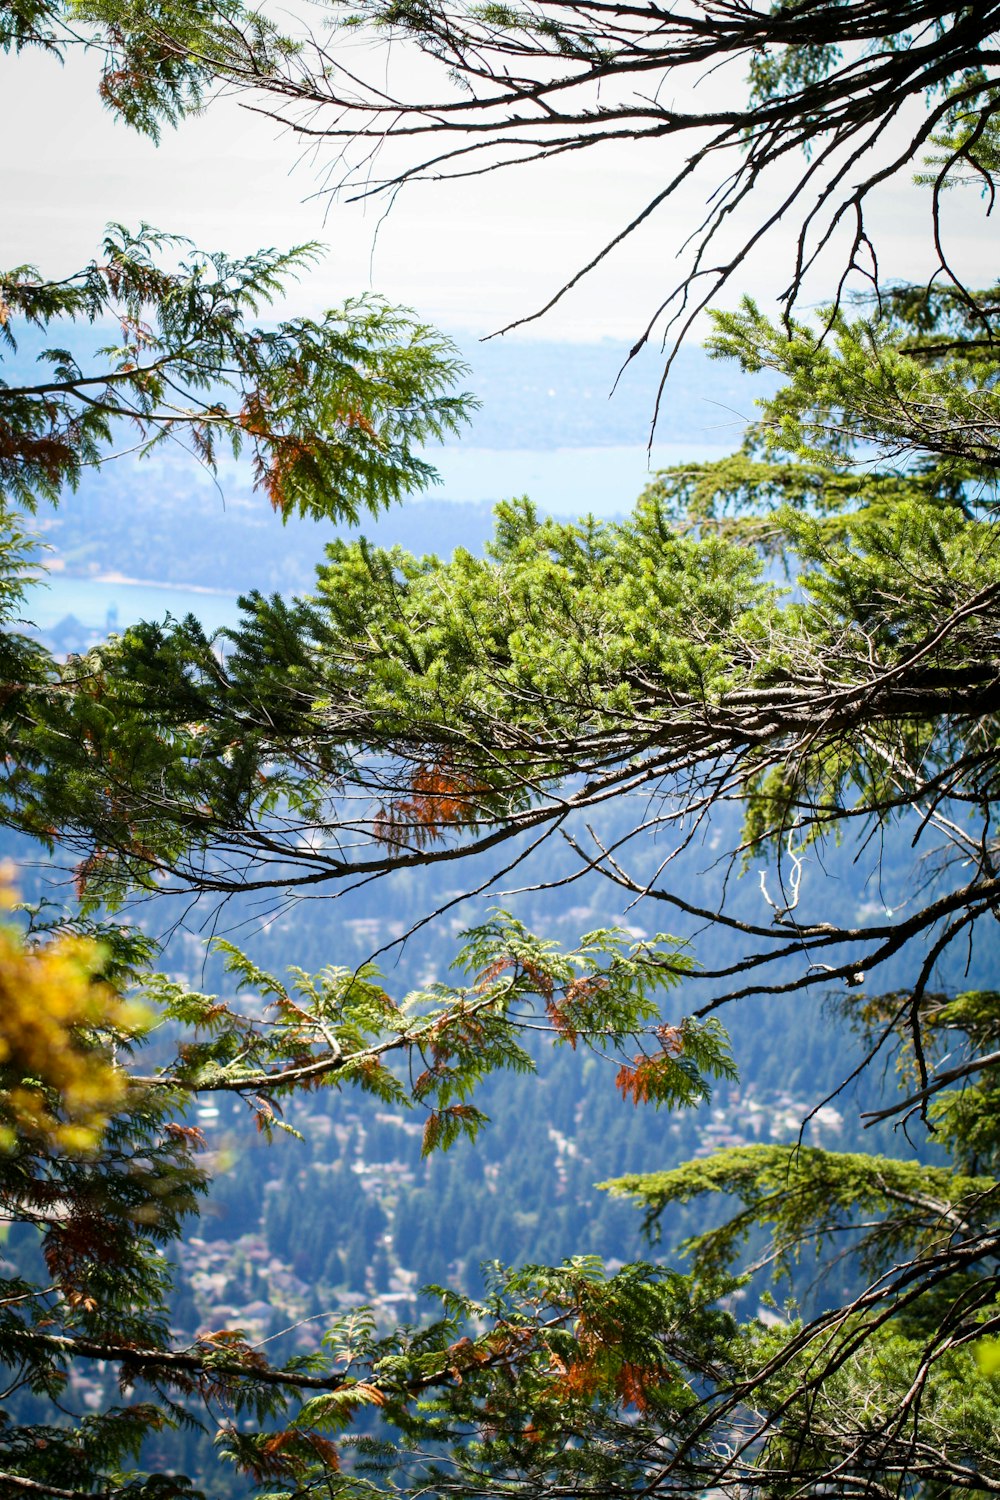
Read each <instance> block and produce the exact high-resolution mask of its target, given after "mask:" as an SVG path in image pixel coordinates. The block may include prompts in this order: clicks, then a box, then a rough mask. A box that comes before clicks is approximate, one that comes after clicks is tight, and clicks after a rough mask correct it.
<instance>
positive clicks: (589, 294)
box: [0, 56, 996, 341]
mask: <svg viewBox="0 0 1000 1500" xmlns="http://www.w3.org/2000/svg"><path fill="white" fill-rule="evenodd" d="M95 78H96V73H95V69H94V67H93V65H92V64H91V63H88V62H87V61H86V60H80V61H74V62H73V63H72V64H70V65H67V66H66V67H60V66H59V65H58V64H57V63H56V62H54V61H53V60H52V59H50V58H46V57H44V56H27V57H22V58H19V59H14V58H2V59H0V131H2V137H3V140H4V141H5V142H6V143H7V149H6V150H5V152H4V154H3V160H2V164H0V191H2V202H3V207H4V212H3V215H2V222H0V264H3V265H8V266H9V265H11V264H13V263H18V262H21V261H25V260H31V261H34V262H36V263H39V264H40V265H41V266H42V267H43V269H44V270H45V271H46V272H47V273H51V274H54V275H56V274H61V273H65V272H67V271H69V270H71V269H75V268H76V267H77V266H78V265H81V264H83V263H84V262H85V261H86V260H87V259H89V257H90V256H91V255H92V254H93V253H94V250H95V248H96V246H97V244H98V241H99V237H100V234H101V230H102V228H103V225H104V224H105V222H106V221H107V220H109V219H112V218H114V219H119V220H121V221H123V222H126V223H129V224H135V223H137V222H138V221H139V220H140V219H145V220H147V221H149V222H150V223H152V224H154V225H156V226H157V227H160V228H164V229H171V230H177V231H181V232H184V233H186V234H188V235H189V236H190V237H191V238H192V239H194V240H195V241H196V242H197V243H198V244H199V246H201V247H202V248H206V249H213V248H223V249H226V250H229V251H232V252H238V251H241V250H250V249H254V248H257V247H258V246H262V245H282V246H284V245H287V244H290V243H294V242H297V241H301V240H306V239H322V240H323V241H325V243H326V244H327V245H328V247H329V253H328V255H327V257H326V259H325V260H324V262H323V264H322V266H321V267H320V268H319V270H318V271H317V272H316V273H315V274H314V275H313V276H311V277H310V278H309V280H308V282H307V283H306V284H304V285H303V286H302V287H301V288H300V289H299V290H298V291H297V292H296V294H295V299H294V301H295V304H296V305H297V306H298V307H300V308H301V309H302V310H307V309H310V308H315V307H316V306H317V305H319V304H324V305H326V304H329V303H331V302H335V301H339V300H340V299H342V298H343V297H345V296H347V295H349V294H351V293H356V292H359V291H362V290H364V289H367V288H369V287H371V288H374V289H375V290H377V291H380V292H383V293H384V294H385V295H386V296H388V297H389V298H390V299H392V300H393V301H399V302H404V303H407V304H409V305H411V306H413V307H415V308H416V309H417V310H418V312H419V313H420V315H421V316H423V317H425V318H426V319H428V320H429V321H432V322H435V323H438V324H440V325H442V326H444V327H447V328H450V329H452V330H456V331H457V330H463V331H467V332H469V333H472V334H475V335H479V336H481V335H483V334H485V333H489V332H491V331H493V330H494V329H496V328H497V327H498V326H500V325H501V324H503V323H504V322H506V321H508V320H509V319H511V318H513V317H516V316H518V315H521V314H524V313H527V312H530V311H532V310H534V308H536V307H537V306H538V305H540V304H541V303H542V302H544V301H545V300H547V298H548V297H549V296H550V295H551V293H552V292H553V291H554V290H555V289H556V288H557V287H558V285H559V284H560V283H561V281H562V280H564V279H565V277H566V275H567V274H568V273H570V272H571V271H573V270H575V269H576V268H577V267H578V265H580V264H581V263H582V262H583V261H585V260H586V259H588V258H589V257H590V255H591V254H592V253H593V252H594V250H595V249H596V248H598V247H599V245H600V244H601V243H602V241H603V240H604V239H605V238H607V237H608V236H609V235H610V234H612V233H614V232H615V231H617V230H618V229H619V228H620V227H621V225H622V224H623V222H625V221H626V219H627V218H628V217H629V216H630V215H631V214H633V213H634V212H635V211H636V210H637V209H638V208H640V207H641V206H642V205H643V204H644V203H645V202H646V201H647V200H648V199H649V198H650V197H651V196H652V195H653V194H654V193H655V192H656V191H657V190H658V189H659V188H660V187H661V186H662V184H663V180H664V177H665V176H666V173H667V170H668V168H670V167H672V166H673V165H674V163H675V153H676V151H677V150H678V147H677V146H676V145H674V144H671V143H669V142H668V143H666V144H657V145H650V146H643V147H639V146H636V145H630V146H629V145H624V146H622V145H620V146H616V147H614V148H602V149H601V150H600V151H598V152H585V153H577V154H576V155H575V156H572V157H570V158H564V159H563V160H562V161H560V162H559V163H557V164H552V165H549V166H548V167H536V168H532V169H521V170H518V171H515V172H508V173H504V174H499V175H494V176H490V177H487V178H485V179H479V180H475V181H472V182H460V183H454V184H428V185H425V186H419V187H415V188H413V189H409V190H407V191H406V192H404V193H403V194H401V195H400V197H399V198H398V200H397V202H396V204H395V206H394V208H393V210H392V212H391V213H390V214H389V215H388V217H387V218H386V220H385V222H384V223H382V225H381V227H380V229H379V233H378V238H377V243H374V238H375V230H376V226H377V225H378V223H379V219H380V216H381V208H380V207H379V206H378V205H377V204H374V205H369V206H368V207H367V208H365V207H364V206H362V205H344V204H337V203H334V204H332V205H331V203H330V202H329V200H328V199H326V198H325V197H323V196H322V195H320V196H316V193H317V189H318V186H319V182H320V172H321V169H322V167H323V166H324V165H326V158H325V157H324V156H323V155H322V153H320V154H319V155H318V156H317V157H315V158H313V159H303V158H302V149H301V146H300V145H299V144H298V143H297V142H296V140H295V139H294V138H293V137H292V136H290V135H289V134H288V133H287V132H284V133H283V132H282V131H281V130H280V129H279V128H278V127H277V126H276V125H275V124H274V123H273V122H271V121H269V120H266V119H263V118H261V117H260V116H257V115H254V114H252V113H250V112H249V111H248V110H246V109H244V108H241V107H240V106H239V105H238V104H237V103H236V102H235V101H232V100H222V101H219V102H217V103H216V104H215V105H213V106H212V107H210V108H209V110H208V111H207V113H206V114H205V115H204V116H203V117H201V118H198V119H194V120H190V121H187V122H186V123H185V124H184V125H183V126H182V127H181V128H180V129H179V130H177V131H175V132H173V131H172V132H168V133H167V134H166V135H165V137H164V140H163V142H162V144H161V145H160V146H159V147H158V148H157V147H154V146H153V145H152V144H151V143H150V142H148V141H145V140H143V139H142V138H140V137H138V136H136V135H134V134H132V133H131V132H129V131H128V130H127V129H126V128H125V127H123V126H122V125H120V124H117V123H115V122H114V121H113V120H112V118H111V117H110V116H109V115H108V114H107V112H106V111H104V110H103V109H102V107H101V106H100V104H99V102H98V100H97V98H96V96H95V91H94V83H95ZM715 185H716V182H715V178H714V176H709V175H706V176H705V177H704V178H703V179H702V180H701V181H700V182H698V183H697V184H695V185H694V187H693V188H692V189H691V190H690V191H689V192H688V193H687V195H686V196H685V197H684V198H683V199H679V200H678V201H676V202H675V203H672V204H671V205H670V206H668V207H666V208H663V209H661V210H660V211H659V212H658V214H657V215H656V216H654V218H653V220H652V221H651V222H650V223H649V224H648V225H647V226H646V227H645V229H644V230H643V231H642V232H641V233H640V234H639V235H638V236H637V237H636V238H635V239H634V240H633V241H632V242H631V243H629V244H628V245H627V246H626V247H625V248H624V249H623V250H621V251H620V252H618V253H617V254H616V255H615V257H614V258H613V259H612V260H611V261H610V263H609V264H608V265H607V266H606V267H605V268H604V269H603V270H602V271H601V272H600V273H598V274H596V275H594V276H592V277H591V278H589V279H588V280H587V281H586V282H585V283H584V284H583V286H582V287H581V288H580V289H578V290H577V291H575V292H574V293H573V294H572V295H571V296H570V297H569V298H567V299H566V300H565V301H564V302H563V303H562V304H561V305H560V306H559V307H558V308H557V309H555V310H554V311H553V312H552V313H550V314H548V315H547V316H546V318H545V320H544V321H543V322H541V323H536V324H534V325H533V326H532V329H531V332H532V333H533V335H534V336H535V337H545V338H551V339H580V338H586V339H593V338H600V337H606V336H612V337H615V338H617V339H619V340H623V341H626V340H627V341H631V339H632V338H634V336H635V335H636V333H637V331H638V330H639V329H640V328H641V327H642V325H643V323H644V322H645V320H646V317H647V316H648V314H649V313H650V312H651V311H652V310H653V308H655V306H656V305H657V304H658V303H659V301H660V300H661V298H662V296H663V294H664V291H665V290H666V289H668V287H669V285H672V278H673V277H674V276H675V269H676V268H675V260H674V257H675V255H676V252H677V248H678V245H679V243H680V241H681V239H682V238H683V235H684V233H685V232H686V231H687V230H688V229H689V228H690V227H691V225H692V223H693V222H694V220H695V215H696V214H698V213H699V212H700V211H703V208H704V201H705V199H706V197H707V194H708V192H709V191H710V190H711V188H712V187H713V186H715ZM765 191H766V190H762V193H763V192H765ZM758 201H760V200H758ZM927 208H928V203H927V194H926V192H924V191H922V190H919V189H916V188H913V187H910V186H908V185H906V184H904V183H898V184H896V185H891V186H890V187H889V188H888V189H886V191H885V192H884V193H883V195H882V198H881V199H880V202H879V205H878V211H877V214H876V215H875V216H874V217H875V221H876V228H877V233H878V245H879V253H880V257H881V262H882V266H883V270H884V271H886V272H888V274H890V275H897V276H907V275H916V276H919V275H920V274H921V273H922V272H925V271H926V268H927V265H928V254H927V252H928V238H929V237H928V220H927ZM949 225H950V229H949V233H950V249H952V250H953V251H954V253H955V254H956V257H957V258H958V259H959V260H960V261H961V263H962V265H963V267H964V269H965V271H966V273H967V274H969V275H970V276H972V277H974V278H976V279H986V278H989V279H992V277H993V276H995V274H996V256H995V248H994V247H995V239H994V233H995V232H994V230H993V228H992V225H991V224H990V223H988V222H987V221H986V220H985V218H984V216H983V208H982V204H981V202H980V200H979V198H978V195H977V194H975V193H974V192H972V191H969V190H963V191H962V192H960V193H956V194H954V195H953V199H952V203H951V204H950V205H949ZM786 248H787V239H785V240H784V241H783V238H782V235H781V233H780V231H779V232H778V233H777V234H775V235H772V237H771V239H770V240H769V241H768V244H767V248H766V250H765V251H764V252H763V253H762V254H760V255H759V256H758V257H757V258H756V260H754V261H752V262H750V263H748V264H747V266H746V275H745V278H744V280H743V283H742V286H741V288H740V290H747V291H750V292H751V293H753V294H754V295H755V296H757V297H759V298H761V299H762V300H763V301H764V302H765V304H766V302H767V300H768V299H769V298H771V297H773V296H774V294H775V293H776V292H777V291H778V290H779V289H780V287H781V286H782V285H783V284H784V280H785V279H786V277H787V270H788V264H789V260H788V257H787V256H786V255H785V254H784V253H783V251H784V250H785V249H786ZM831 272H832V263H831ZM825 290H826V286H825V285H824V280H823V277H822V276H821V277H819V278H818V279H817V282H816V284H815V295H816V297H817V299H819V298H821V297H822V295H823V293H824V291H825ZM735 295H736V291H735V289H734V291H733V297H735Z"/></svg>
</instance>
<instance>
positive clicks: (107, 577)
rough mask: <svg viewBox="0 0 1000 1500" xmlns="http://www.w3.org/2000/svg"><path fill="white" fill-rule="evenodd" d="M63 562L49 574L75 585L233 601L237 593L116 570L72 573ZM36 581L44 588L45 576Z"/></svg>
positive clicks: (53, 565)
mask: <svg viewBox="0 0 1000 1500" xmlns="http://www.w3.org/2000/svg"><path fill="white" fill-rule="evenodd" d="M61 561H62V560H61V559H60V558H55V559H53V561H52V562H50V563H49V564H48V572H50V573H53V574H55V575H56V576H57V577H59V578H66V579H72V580H73V582H74V583H103V584H120V585H123V586H124V587H125V588H136V589H173V590H183V591H184V592H185V593H189V594H211V595H214V596H215V597H216V598H219V599H231V598H232V597H233V595H234V593H235V592H236V590H234V589H216V588H212V586H211V585H210V584H207V583H179V582H176V581H174V582H171V581H169V580H168V579H165V578H130V577H129V576H128V574H127V573H119V572H118V571H117V570H116V569H114V568H112V569H111V570H110V571H108V572H100V573H71V572H70V571H69V569H68V568H66V567H65V566H62V567H59V566H56V564H58V563H59V562H61ZM36 581H37V582H38V583H40V584H41V585H42V586H43V587H44V585H45V576H44V574H43V575H42V576H41V577H40V578H39V579H37V580H36Z"/></svg>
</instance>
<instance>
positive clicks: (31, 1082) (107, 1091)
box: [0, 871, 144, 1152]
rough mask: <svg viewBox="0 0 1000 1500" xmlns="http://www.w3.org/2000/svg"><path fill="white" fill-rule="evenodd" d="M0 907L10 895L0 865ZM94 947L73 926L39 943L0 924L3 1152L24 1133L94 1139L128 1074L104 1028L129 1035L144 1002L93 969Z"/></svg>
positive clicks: (65, 1145)
mask: <svg viewBox="0 0 1000 1500" xmlns="http://www.w3.org/2000/svg"><path fill="white" fill-rule="evenodd" d="M0 881H2V882H3V883H2V884H0V907H8V908H9V907H11V906H12V905H13V904H14V902H15V899H16V898H15V896H14V893H13V892H12V890H11V887H10V884H9V881H8V879H7V877H6V873H5V872H3V871H0ZM100 969H101V950H100V946H99V944H97V943H95V942H94V941H92V940H91V939H89V938H85V937H80V936H78V935H76V934H72V933H63V934H58V935H56V936H54V937H51V938H49V939H48V940H47V941H46V942H44V943H40V944H38V945H30V944H28V943H26V942H25V940H24V937H23V934H22V933H20V932H19V931H18V930H17V928H16V927H15V926H14V925H13V924H12V923H0V1150H10V1149H11V1148H12V1147H13V1146H14V1145H15V1144H16V1142H17V1141H18V1139H19V1138H22V1139H23V1138H25V1137H27V1138H28V1139H30V1140H32V1141H35V1142H38V1143H40V1144H43V1145H48V1146H51V1147H55V1148H56V1149H58V1150H62V1151H70V1152H78V1151H87V1150H89V1149H91V1148H92V1147H93V1146H95V1145H96V1144H97V1142H98V1140H99V1138H100V1135H101V1131H102V1130H103V1128H104V1126H105V1124H106V1123H107V1119H108V1116H109V1114H111V1113H112V1112H113V1110H114V1109H115V1108H116V1107H117V1106H118V1105H119V1104H120V1103H121V1101H122V1098H123V1097H124V1094H125V1090H126V1087H127V1077H126V1075H125V1073H124V1072H123V1070H122V1069H121V1068H119V1067H117V1066H116V1065H115V1062H114V1059H113V1056H112V1052H111V1044H110V1041H109V1037H108V1033H109V1032H119V1033H121V1032H123V1031H124V1032H127V1033H129V1034H134V1033H135V1032H136V1030H137V1029H139V1027H140V1026H141V1023H142V1020H143V1016H144V1012H143V1010H142V1008H141V1007H140V1006H138V1005H136V1004H134V1003H132V1002H130V1001H126V1000H123V998H122V997H121V995H119V993H118V992H117V990H115V989H114V987H113V986H112V985H110V984H108V983H107V982H106V981H104V980H102V979H99V978H98V977H97V975H98V974H99V972H100Z"/></svg>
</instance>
